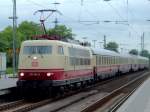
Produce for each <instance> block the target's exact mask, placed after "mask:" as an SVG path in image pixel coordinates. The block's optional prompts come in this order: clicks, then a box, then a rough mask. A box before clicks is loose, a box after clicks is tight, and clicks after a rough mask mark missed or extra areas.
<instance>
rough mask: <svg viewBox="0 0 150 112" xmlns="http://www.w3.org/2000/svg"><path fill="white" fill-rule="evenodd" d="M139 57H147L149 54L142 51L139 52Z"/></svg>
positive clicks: (146, 51)
mask: <svg viewBox="0 0 150 112" xmlns="http://www.w3.org/2000/svg"><path fill="white" fill-rule="evenodd" d="M140 55H141V56H143V57H149V55H150V54H149V52H148V50H142V51H141V52H140Z"/></svg>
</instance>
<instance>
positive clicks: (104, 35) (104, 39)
mask: <svg viewBox="0 0 150 112" xmlns="http://www.w3.org/2000/svg"><path fill="white" fill-rule="evenodd" d="M105 48H106V35H104V49H105Z"/></svg>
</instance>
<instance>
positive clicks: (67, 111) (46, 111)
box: [31, 72, 147, 112]
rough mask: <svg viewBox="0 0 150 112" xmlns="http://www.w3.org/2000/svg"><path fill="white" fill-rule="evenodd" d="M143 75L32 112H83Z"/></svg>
mask: <svg viewBox="0 0 150 112" xmlns="http://www.w3.org/2000/svg"><path fill="white" fill-rule="evenodd" d="M141 74H143V72H141V73H135V74H132V75H129V76H128V77H127V76H125V77H121V78H120V81H119V80H118V79H117V80H113V81H110V82H107V83H103V84H100V85H98V84H97V86H95V87H93V88H89V89H90V90H85V91H83V92H80V93H78V94H75V95H73V96H70V97H67V98H64V99H59V100H58V101H54V102H51V103H50V104H47V105H44V106H42V107H40V108H37V109H35V110H32V111H31V112H79V111H82V110H84V109H85V107H86V106H87V105H89V104H90V103H91V102H92V103H93V102H95V101H94V98H98V99H100V98H103V97H105V96H107V95H109V94H110V93H111V92H113V90H117V89H118V88H121V87H122V86H124V85H126V84H128V83H129V82H132V81H133V79H135V78H136V77H137V76H140V75H141ZM146 74H147V73H146ZM144 76H145V75H144ZM146 76H147V75H146ZM141 77H142V76H140V77H138V78H141ZM123 80H127V81H124V82H123ZM120 82H122V83H120ZM118 83H119V84H120V85H119V84H118ZM116 84H118V85H116ZM97 96H98V97H97ZM89 99H90V100H91V102H90V103H89V102H87V101H88V100H89ZM80 102H81V103H80ZM86 102H87V103H86ZM82 104H83V105H82ZM72 107H73V108H72ZM89 112H90V111H89Z"/></svg>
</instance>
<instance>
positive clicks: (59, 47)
mask: <svg viewBox="0 0 150 112" xmlns="http://www.w3.org/2000/svg"><path fill="white" fill-rule="evenodd" d="M58 54H61V55H63V54H64V49H63V47H62V46H58Z"/></svg>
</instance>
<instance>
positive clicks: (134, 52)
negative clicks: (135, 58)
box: [129, 49, 138, 55]
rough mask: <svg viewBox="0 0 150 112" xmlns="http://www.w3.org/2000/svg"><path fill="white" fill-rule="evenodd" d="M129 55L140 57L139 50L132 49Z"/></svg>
mask: <svg viewBox="0 0 150 112" xmlns="http://www.w3.org/2000/svg"><path fill="white" fill-rule="evenodd" d="M129 54H133V55H138V50H137V49H132V50H131V51H129Z"/></svg>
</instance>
